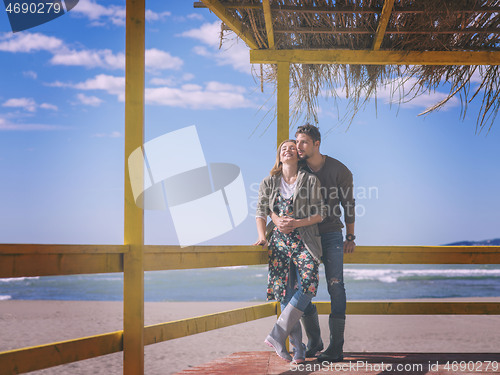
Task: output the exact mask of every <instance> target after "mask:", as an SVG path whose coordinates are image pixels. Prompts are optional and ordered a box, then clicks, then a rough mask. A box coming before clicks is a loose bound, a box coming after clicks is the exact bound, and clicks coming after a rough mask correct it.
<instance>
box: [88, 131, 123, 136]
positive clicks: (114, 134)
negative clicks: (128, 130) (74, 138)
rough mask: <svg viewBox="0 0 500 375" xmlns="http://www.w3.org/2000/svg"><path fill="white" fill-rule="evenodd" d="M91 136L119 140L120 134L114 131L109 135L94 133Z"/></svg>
mask: <svg viewBox="0 0 500 375" xmlns="http://www.w3.org/2000/svg"><path fill="white" fill-rule="evenodd" d="M92 136H93V137H97V138H120V137H121V136H122V134H121V133H120V132H117V131H114V132H111V133H96V134H93V135H92Z"/></svg>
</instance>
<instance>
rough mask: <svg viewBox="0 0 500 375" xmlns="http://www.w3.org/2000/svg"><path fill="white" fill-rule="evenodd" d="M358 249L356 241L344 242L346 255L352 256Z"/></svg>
mask: <svg viewBox="0 0 500 375" xmlns="http://www.w3.org/2000/svg"><path fill="white" fill-rule="evenodd" d="M355 248H356V242H354V241H347V240H345V241H344V253H345V254H350V253H353V252H354V249H355Z"/></svg>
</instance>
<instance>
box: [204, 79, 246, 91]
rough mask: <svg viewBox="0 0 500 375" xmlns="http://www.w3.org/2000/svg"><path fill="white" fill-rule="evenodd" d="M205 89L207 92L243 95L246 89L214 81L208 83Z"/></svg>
mask: <svg viewBox="0 0 500 375" xmlns="http://www.w3.org/2000/svg"><path fill="white" fill-rule="evenodd" d="M206 88H207V91H214V92H220V91H228V92H238V93H241V94H243V93H244V92H245V91H246V89H245V88H244V87H242V86H237V85H232V84H230V83H221V82H216V81H211V82H208V83H207V87H206Z"/></svg>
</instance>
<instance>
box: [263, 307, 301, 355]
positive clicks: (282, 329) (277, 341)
mask: <svg viewBox="0 0 500 375" xmlns="http://www.w3.org/2000/svg"><path fill="white" fill-rule="evenodd" d="M303 314H304V312H303V311H300V310H299V309H297V308H296V307H295V306H293V305H292V304H291V303H289V304H288V305H287V306H286V307H285V309H284V310H283V311H282V313H281V315H280V317H279V318H278V321H277V322H276V324H275V325H274V327H273V329H272V330H271V333H270V334H269V335H268V336H267V337H266V339H265V340H264V342H265V343H266V344H267V345H269V346H271V347H273V348H274V350H275V351H276V354H278V355H279V356H280V357H281V358H283V359H284V360H285V361H288V362H290V361H291V360H292V357H291V355H290V353H288V351H287V350H286V344H285V341H286V338H287V337H288V335H290V332H291V331H292V329H293V328H294V327H295V325H297V323H299V321H300V317H301V316H302V315H303Z"/></svg>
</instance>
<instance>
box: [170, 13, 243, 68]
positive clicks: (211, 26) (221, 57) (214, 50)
mask: <svg viewBox="0 0 500 375" xmlns="http://www.w3.org/2000/svg"><path fill="white" fill-rule="evenodd" d="M231 34H232V35H234V41H228V40H226V41H225V43H224V44H223V46H222V49H219V44H220V22H219V21H216V22H214V23H204V24H203V25H201V27H200V28H198V29H191V30H188V31H185V32H183V33H181V34H180V36H183V37H187V38H193V39H196V40H198V41H200V42H202V43H203V44H204V45H205V46H195V47H194V48H193V52H194V53H196V54H198V55H200V56H203V57H207V58H210V59H212V60H214V61H215V62H216V63H217V65H222V66H223V65H231V66H232V67H233V68H234V69H235V70H237V71H239V72H243V73H247V74H251V73H252V68H251V67H252V65H251V64H250V53H249V49H248V47H247V46H246V44H245V43H244V42H243V41H242V40H240V39H239V38H237V37H236V35H235V34H234V33H231ZM207 47H209V48H207Z"/></svg>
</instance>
